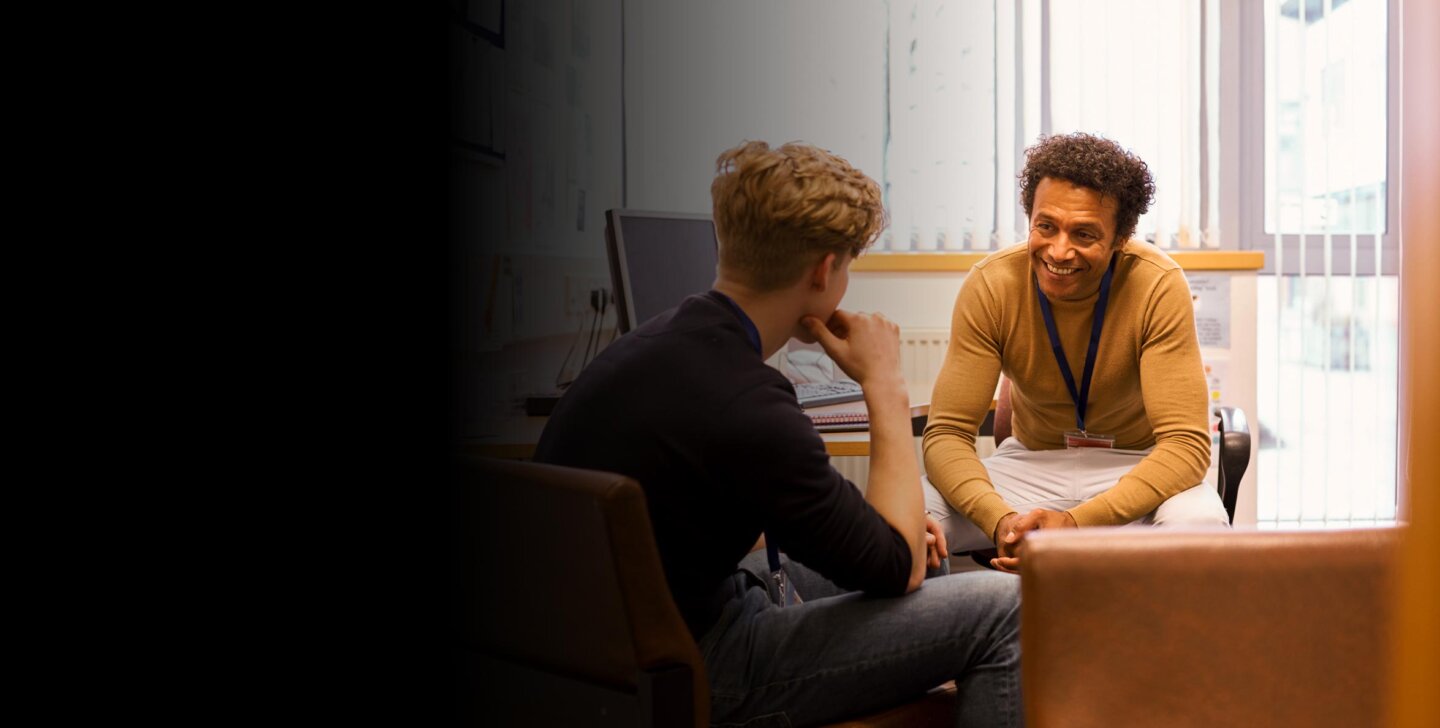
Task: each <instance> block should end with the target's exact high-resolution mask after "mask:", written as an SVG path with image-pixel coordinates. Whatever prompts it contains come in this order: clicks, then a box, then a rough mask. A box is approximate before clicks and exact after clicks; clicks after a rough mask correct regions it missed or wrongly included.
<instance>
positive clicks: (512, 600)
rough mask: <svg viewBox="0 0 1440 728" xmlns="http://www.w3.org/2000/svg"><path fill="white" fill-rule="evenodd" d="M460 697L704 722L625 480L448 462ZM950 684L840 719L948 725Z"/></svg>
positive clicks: (699, 665)
mask: <svg viewBox="0 0 1440 728" xmlns="http://www.w3.org/2000/svg"><path fill="white" fill-rule="evenodd" d="M452 486H453V487H452V490H453V493H454V509H453V516H454V522H453V524H452V528H453V536H452V544H453V547H454V557H453V565H454V570H453V577H452V586H453V590H454V600H453V604H454V608H455V612H454V615H453V625H454V633H455V643H454V645H453V649H454V657H455V660H456V673H455V674H456V678H457V686H456V687H457V700H458V708H459V713H460V717H461V719H462V721H463V722H464V723H466V724H469V725H526V726H552V725H553V726H582V725H583V726H704V725H707V724H708V723H709V715H710V691H709V683H708V681H707V678H706V675H705V666H704V663H703V662H702V660H701V657H700V654H699V651H698V649H697V648H696V646H695V641H694V639H693V638H692V637H691V635H690V632H689V629H688V628H687V627H686V626H685V622H684V620H683V619H682V618H681V617H680V613H679V610H678V609H676V607H675V603H674V600H673V599H672V598H671V597H670V589H669V587H668V586H667V584H666V582H665V574H664V571H663V570H662V569H661V566H660V556H659V553H658V551H657V550H656V547H655V538H654V535H653V532H652V531H651V527H650V518H649V514H648V511H647V509H646V507H645V497H644V494H643V493H642V492H641V490H640V486H639V485H638V484H637V483H636V482H635V481H634V480H631V479H630V478H626V477H624V476H621V475H615V474H612V473H601V472H596V471H590V470H580V469H575V468H562V467H557V466H553V465H541V464H537V463H524V462H514V461H505V460H492V459H487V458H471V457H467V458H461V459H458V460H457V461H456V463H455V465H454V471H453V483H452ZM954 706H955V687H954V683H953V682H952V683H947V684H946V685H945V686H942V687H941V688H938V689H937V690H935V691H932V692H931V693H930V694H929V695H926V696H925V697H923V698H921V699H919V700H916V701H914V702H911V703H909V704H906V705H902V706H897V707H895V708H893V709H890V710H886V711H883V712H881V713H878V714H873V715H870V716H865V717H861V718H856V719H855V720H853V721H849V722H845V723H842V724H840V725H842V726H848V727H851V728H864V727H870V728H874V727H876V726H887V727H888V726H894V727H896V728H899V727H900V726H908V727H913V728H925V727H927V726H937V727H938V726H948V725H953V724H954V720H955V719H954V711H955V707H954Z"/></svg>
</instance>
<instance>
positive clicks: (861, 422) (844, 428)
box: [805, 410, 870, 432]
mask: <svg viewBox="0 0 1440 728" xmlns="http://www.w3.org/2000/svg"><path fill="white" fill-rule="evenodd" d="M805 414H806V416H808V417H809V418H810V422H811V423H813V424H814V425H815V429H817V430H819V431H821V432H851V431H859V430H868V429H870V413H869V412H866V411H865V410H851V411H848V412H806V413H805Z"/></svg>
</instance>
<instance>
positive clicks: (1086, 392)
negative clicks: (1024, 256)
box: [1031, 256, 1115, 432]
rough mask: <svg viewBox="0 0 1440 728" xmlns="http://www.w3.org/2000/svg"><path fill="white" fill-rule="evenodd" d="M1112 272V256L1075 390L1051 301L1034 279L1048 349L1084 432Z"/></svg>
mask: <svg viewBox="0 0 1440 728" xmlns="http://www.w3.org/2000/svg"><path fill="white" fill-rule="evenodd" d="M1114 274H1115V257H1114V256H1112V257H1111V258H1110V267H1109V268H1106V269H1105V277H1104V278H1101V279H1100V299H1099V300H1097V301H1096V302H1095V320H1094V321H1093V322H1092V323H1091V324H1090V348H1089V349H1087V350H1086V351H1085V374H1084V375H1083V376H1082V377H1081V379H1080V391H1078V392H1077V391H1075V375H1074V374H1073V373H1071V372H1070V362H1068V361H1066V359H1065V348H1064V347H1062V346H1061V345H1060V332H1059V331H1057V330H1056V329H1055V314H1054V313H1053V312H1051V311H1050V301H1049V300H1047V299H1046V298H1045V294H1044V293H1043V292H1041V290H1040V281H1039V280H1038V279H1037V280H1036V281H1035V297H1036V298H1038V299H1039V300H1040V315H1041V316H1044V317H1045V331H1046V332H1048V333H1049V334H1050V350H1051V351H1053V352H1055V362H1056V363H1057V364H1059V365H1060V375H1061V376H1063V377H1065V386H1066V387H1067V388H1069V390H1070V400H1071V401H1073V402H1074V403H1075V427H1076V429H1078V430H1080V431H1081V432H1084V431H1085V406H1086V404H1087V403H1088V402H1089V401H1090V375H1092V374H1094V373H1095V354H1096V353H1097V352H1099V351H1100V330H1101V329H1102V328H1104V327H1105V306H1106V304H1107V303H1109V301H1110V279H1111V277H1113V276H1114ZM1031 277H1032V278H1033V277H1034V274H1033V273H1032V274H1031Z"/></svg>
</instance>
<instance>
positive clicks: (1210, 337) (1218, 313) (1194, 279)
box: [1186, 273, 1230, 349]
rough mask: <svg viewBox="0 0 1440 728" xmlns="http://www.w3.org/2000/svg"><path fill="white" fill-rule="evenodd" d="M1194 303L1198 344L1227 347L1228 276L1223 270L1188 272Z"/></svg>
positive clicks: (1215, 347)
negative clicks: (1208, 272) (1205, 272)
mask: <svg viewBox="0 0 1440 728" xmlns="http://www.w3.org/2000/svg"><path fill="white" fill-rule="evenodd" d="M1186 278H1187V279H1188V280H1189V281H1190V301H1191V303H1192V304H1193V305H1194V307H1195V333H1196V334H1198V335H1199V337H1200V347H1201V348H1211V349H1229V348H1230V276H1229V275H1227V274H1224V273H1212V274H1204V275H1194V274H1191V275H1187V276H1186Z"/></svg>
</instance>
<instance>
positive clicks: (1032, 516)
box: [990, 508, 1079, 574]
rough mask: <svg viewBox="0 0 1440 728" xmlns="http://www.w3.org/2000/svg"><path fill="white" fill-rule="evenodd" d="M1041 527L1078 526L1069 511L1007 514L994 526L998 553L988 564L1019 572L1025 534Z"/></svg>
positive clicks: (1015, 572)
mask: <svg viewBox="0 0 1440 728" xmlns="http://www.w3.org/2000/svg"><path fill="white" fill-rule="evenodd" d="M1042 528H1079V524H1077V523H1075V518H1074V517H1073V516H1071V515H1070V514H1069V513H1066V512H1064V511H1047V510H1045V509H1043V508H1036V509H1035V510H1033V511H1030V512H1029V513H1026V514H1025V515H1023V516H1022V515H1020V514H1019V513H1011V514H1008V515H1006V516H1005V517H1004V518H1001V519H1000V523H999V524H997V525H996V526H995V549H996V550H997V551H998V552H999V554H1000V555H999V556H998V557H996V558H993V559H990V565H991V566H993V567H995V568H996V569H998V570H1000V571H1004V572H1007V573H1010V574H1018V573H1020V548H1021V547H1022V546H1024V545H1025V536H1026V534H1028V533H1030V532H1031V531H1038V530H1040V529H1042Z"/></svg>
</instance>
